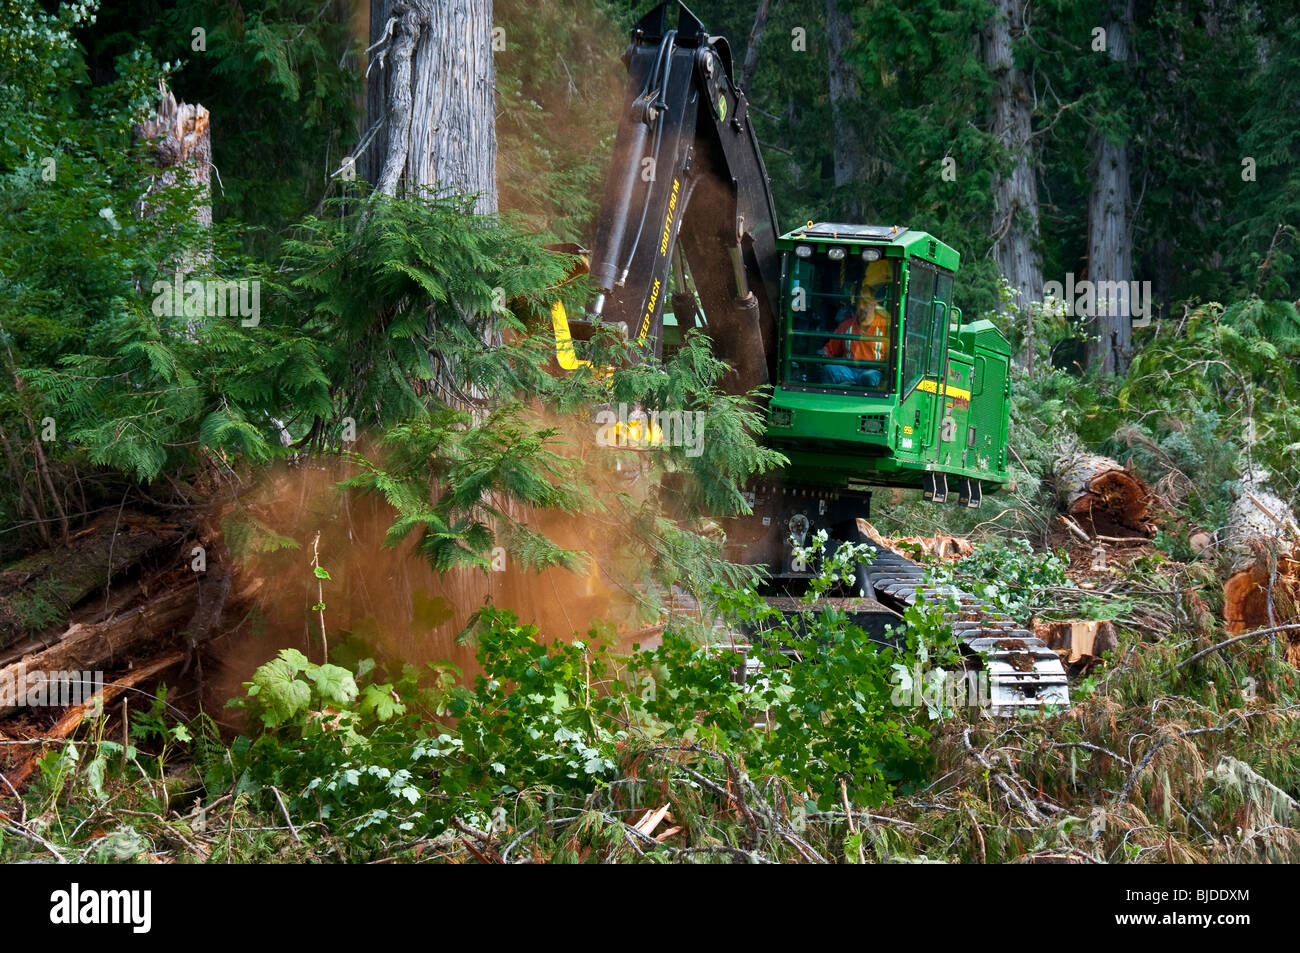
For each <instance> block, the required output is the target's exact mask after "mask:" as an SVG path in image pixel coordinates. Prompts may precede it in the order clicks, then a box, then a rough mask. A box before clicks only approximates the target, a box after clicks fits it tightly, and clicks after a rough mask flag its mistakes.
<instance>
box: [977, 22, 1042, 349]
mask: <svg viewBox="0 0 1300 953" xmlns="http://www.w3.org/2000/svg"><path fill="white" fill-rule="evenodd" d="M1025 3H1026V0H997V8H996V10H995V11H994V14H993V17H992V18H991V19H990V20H989V23H988V26H987V27H986V28H985V30H984V62H985V65H987V66H988V68H989V72H990V73H991V74H992V75H993V79H994V83H995V85H994V87H993V104H992V129H993V133H994V135H996V136H997V137H998V142H999V143H1000V144H1001V145H1002V148H1003V149H1005V150H1006V152H1007V156H1008V157H1009V159H1010V168H1009V169H1008V170H1007V172H1006V173H1005V174H1001V173H999V174H997V175H995V177H994V179H993V196H994V202H995V205H994V208H995V210H996V211H995V213H994V214H995V216H996V218H995V221H994V223H993V236H994V244H993V255H994V258H995V259H996V260H997V263H998V267H999V268H1000V269H1001V270H1002V273H1003V274H1004V275H1005V276H1006V278H1007V280H1008V281H1009V282H1010V284H1011V287H1013V288H1015V289H1016V291H1017V292H1018V293H1019V294H1018V297H1017V298H1016V299H1015V301H1014V302H1011V303H1009V304H1008V306H1007V310H1008V311H1009V312H1010V313H1012V314H1013V315H1014V314H1015V313H1016V312H1017V311H1019V313H1020V315H1021V316H1022V318H1021V319H1022V320H1023V321H1024V322H1025V357H1024V360H1025V366H1026V367H1028V368H1030V369H1032V367H1033V356H1034V346H1035V345H1034V328H1033V325H1032V323H1031V322H1032V317H1031V313H1030V311H1029V304H1030V302H1032V301H1035V300H1040V299H1041V298H1042V293H1043V265H1042V259H1041V258H1040V256H1039V253H1038V248H1037V244H1038V211H1039V210H1038V179H1037V176H1036V173H1035V170H1034V165H1035V163H1034V151H1033V139H1032V132H1033V130H1032V114H1033V100H1032V97H1031V96H1030V95H1029V84H1028V82H1027V80H1026V78H1025V75H1024V74H1023V73H1022V72H1021V71H1020V70H1019V69H1018V68H1017V67H1016V62H1015V51H1014V49H1013V47H1012V34H1013V32H1018V31H1020V30H1023V27H1024V14H1025Z"/></svg>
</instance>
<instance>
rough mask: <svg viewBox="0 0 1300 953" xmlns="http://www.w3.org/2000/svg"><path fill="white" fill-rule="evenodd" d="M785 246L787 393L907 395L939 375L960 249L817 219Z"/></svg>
mask: <svg viewBox="0 0 1300 953" xmlns="http://www.w3.org/2000/svg"><path fill="white" fill-rule="evenodd" d="M779 245H780V248H781V250H782V297H781V303H782V312H783V313H782V315H781V331H782V343H781V352H780V355H781V356H780V367H779V369H778V377H779V383H780V385H781V386H782V387H784V388H786V389H789V390H817V391H826V392H831V393H840V394H855V395H862V396H876V397H886V396H889V395H892V394H895V393H897V392H898V391H899V390H900V388H901V389H902V394H901V395H900V396H906V393H907V392H908V391H909V390H911V389H912V388H914V387H915V386H916V385H917V383H918V382H919V381H920V380H921V378H922V377H923V376H924V375H925V374H927V373H929V374H931V375H935V374H937V373H938V367H939V365H940V363H941V361H942V357H943V351H944V348H945V345H946V343H947V331H948V322H949V316H950V315H949V312H950V306H951V302H952V287H953V279H954V276H955V271H956V267H957V253H956V252H955V251H953V250H952V249H951V248H949V247H948V246H947V245H944V244H943V243H942V242H939V241H937V240H936V239H933V238H931V237H930V236H929V235H927V234H925V233H924V232H915V231H912V230H910V229H907V228H902V227H899V226H885V225H842V224H835V223H813V222H809V223H808V224H807V225H806V226H805V227H804V228H801V229H796V230H794V231H792V232H789V233H787V234H785V235H783V236H781V241H780V243H779ZM900 357H901V360H902V367H901V369H900V367H899V360H900ZM900 370H901V373H900Z"/></svg>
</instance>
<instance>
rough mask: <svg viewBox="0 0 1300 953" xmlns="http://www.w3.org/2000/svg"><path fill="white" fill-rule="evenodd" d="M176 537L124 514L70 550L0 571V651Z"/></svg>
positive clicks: (170, 528) (164, 526)
mask: <svg viewBox="0 0 1300 953" xmlns="http://www.w3.org/2000/svg"><path fill="white" fill-rule="evenodd" d="M181 535H182V530H181V528H180V527H178V526H176V525H175V524H172V523H164V522H161V521H159V520H155V519H149V518H147V517H142V516H139V515H136V514H134V513H123V514H121V516H120V517H117V516H116V515H115V516H113V517H106V518H105V519H103V520H100V521H99V522H98V523H96V524H95V525H94V526H93V527H90V528H89V529H88V530H83V531H82V532H81V533H78V534H77V536H76V537H74V539H73V540H72V543H71V544H70V545H69V546H56V547H54V548H52V549H47V550H42V551H41V552H39V553H34V554H33V555H31V556H26V557H24V558H22V559H20V560H18V561H17V562H13V563H10V564H9V565H8V566H5V567H4V568H3V569H0V649H4V648H7V647H8V646H10V645H13V644H15V643H16V642H18V641H20V640H21V639H23V638H24V637H25V636H30V635H33V634H35V633H36V632H40V631H43V630H45V629H47V628H48V627H50V626H51V625H53V624H55V623H57V622H60V621H65V620H66V617H67V615H68V613H69V612H70V611H72V609H74V608H75V607H76V606H77V605H78V604H79V603H81V602H82V601H83V600H85V599H86V598H87V597H88V596H90V595H91V594H92V593H95V592H97V591H99V590H101V589H103V588H104V586H106V585H109V584H110V583H111V582H112V581H113V580H114V579H116V578H117V577H118V576H120V575H121V574H122V573H123V572H125V571H126V570H127V569H130V568H131V567H133V566H135V565H137V564H138V563H140V562H141V561H142V560H145V559H147V558H148V557H149V556H151V555H153V554H155V553H157V552H160V551H161V550H162V549H163V548H164V547H166V546H168V545H170V544H174V543H175V542H176V541H177V540H179V539H180V538H181Z"/></svg>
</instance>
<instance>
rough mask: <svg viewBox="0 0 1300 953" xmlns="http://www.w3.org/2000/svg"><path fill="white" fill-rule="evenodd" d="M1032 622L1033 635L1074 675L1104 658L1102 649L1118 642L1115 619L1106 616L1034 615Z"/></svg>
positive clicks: (1109, 647) (1104, 650)
mask: <svg viewBox="0 0 1300 953" xmlns="http://www.w3.org/2000/svg"><path fill="white" fill-rule="evenodd" d="M1033 626H1034V635H1036V636H1037V637H1038V638H1040V639H1042V640H1043V641H1044V642H1046V643H1047V645H1048V647H1049V648H1051V649H1054V650H1055V651H1056V653H1057V654H1058V655H1060V656H1061V660H1062V661H1063V662H1065V663H1066V664H1067V665H1068V666H1069V667H1070V674H1072V675H1076V674H1080V673H1083V672H1086V671H1088V670H1089V669H1091V668H1092V667H1093V666H1094V665H1096V664H1097V662H1099V661H1101V655H1102V653H1103V652H1112V651H1114V650H1115V648H1116V647H1117V646H1118V645H1119V638H1118V636H1117V635H1116V634H1115V625H1114V623H1112V622H1109V621H1106V620H1100V619H1082V620H1076V621H1071V622H1043V621H1041V620H1039V619H1035V620H1034V623H1033Z"/></svg>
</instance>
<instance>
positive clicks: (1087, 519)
mask: <svg viewBox="0 0 1300 953" xmlns="http://www.w3.org/2000/svg"><path fill="white" fill-rule="evenodd" d="M1055 476H1056V486H1057V489H1058V491H1059V492H1060V495H1061V500H1062V502H1063V503H1064V505H1065V510H1066V512H1067V513H1068V514H1069V515H1070V516H1071V517H1072V518H1073V519H1074V520H1075V522H1076V523H1078V524H1079V526H1080V527H1082V528H1083V529H1084V530H1086V531H1087V532H1089V533H1091V534H1092V535H1094V536H1098V535H1105V536H1114V537H1125V538H1132V537H1134V536H1141V537H1146V538H1149V537H1151V536H1152V535H1153V534H1154V533H1155V526H1154V525H1153V524H1152V523H1151V522H1150V520H1149V519H1148V518H1147V513H1148V511H1149V510H1150V508H1151V488H1150V487H1148V486H1147V485H1146V483H1145V482H1143V480H1142V479H1141V478H1140V477H1139V476H1138V475H1137V474H1135V473H1133V472H1132V471H1131V470H1128V469H1126V468H1125V467H1123V466H1121V465H1120V464H1119V463H1117V462H1116V461H1114V460H1112V459H1110V457H1103V456H1100V455H1098V454H1095V453H1068V454H1065V455H1063V456H1062V457H1060V458H1059V459H1058V460H1057V461H1056V466H1055Z"/></svg>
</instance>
